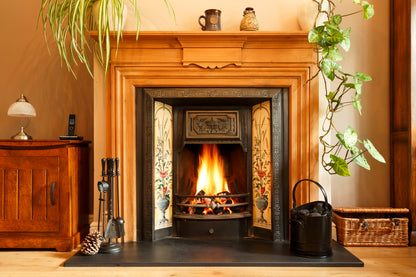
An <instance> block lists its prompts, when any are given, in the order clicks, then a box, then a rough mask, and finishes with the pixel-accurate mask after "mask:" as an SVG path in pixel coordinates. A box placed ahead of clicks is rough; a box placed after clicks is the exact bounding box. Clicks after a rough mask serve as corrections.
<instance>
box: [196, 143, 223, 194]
mask: <svg viewBox="0 0 416 277" xmlns="http://www.w3.org/2000/svg"><path fill="white" fill-rule="evenodd" d="M223 167H224V161H223V160H222V158H221V155H220V151H219V150H218V147H217V145H216V144H203V145H202V152H201V155H200V156H199V168H198V181H197V184H196V186H197V190H196V193H198V192H200V191H201V190H203V191H204V192H205V193H206V195H216V194H217V193H219V192H223V191H228V184H227V180H226V179H225V178H224V169H223Z"/></svg>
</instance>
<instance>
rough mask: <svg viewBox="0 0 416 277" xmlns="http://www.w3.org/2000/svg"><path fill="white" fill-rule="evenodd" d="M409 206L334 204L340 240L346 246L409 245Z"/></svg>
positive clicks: (333, 219)
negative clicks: (364, 206) (339, 205)
mask: <svg viewBox="0 0 416 277" xmlns="http://www.w3.org/2000/svg"><path fill="white" fill-rule="evenodd" d="M408 216H409V210H408V209H404V208H333V211H332V221H333V222H334V223H335V227H336V230H337V241H338V243H340V244H342V245H344V246H407V245H408V244H409V236H408V228H409V227H408V224H409V218H408Z"/></svg>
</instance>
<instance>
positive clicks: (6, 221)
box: [0, 156, 60, 233]
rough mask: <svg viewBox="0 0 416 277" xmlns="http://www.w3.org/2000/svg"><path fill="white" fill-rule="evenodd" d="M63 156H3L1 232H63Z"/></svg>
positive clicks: (0, 178)
mask: <svg viewBox="0 0 416 277" xmlns="http://www.w3.org/2000/svg"><path fill="white" fill-rule="evenodd" d="M59 183H60V182H59V157H58V156H39V157H38V156H8V157H5V156H0V232H20V233H22V232H59V191H60V186H59Z"/></svg>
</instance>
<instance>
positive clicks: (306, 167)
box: [92, 31, 319, 241]
mask: <svg viewBox="0 0 416 277" xmlns="http://www.w3.org/2000/svg"><path fill="white" fill-rule="evenodd" d="M92 36H93V37H96V33H92ZM207 41H208V42H207ZM112 43H113V46H114V47H113V48H112V49H113V50H112V53H111V70H110V71H109V74H108V75H107V155H108V156H117V157H120V164H121V182H120V183H121V184H123V186H122V188H121V196H122V214H121V216H122V217H123V218H124V219H125V221H126V224H125V228H126V236H125V241H135V240H136V239H137V237H136V227H137V218H138V217H137V210H136V195H137V193H136V184H137V183H141V182H143V181H145V182H149V181H150V180H148V179H146V177H145V176H146V175H148V174H147V173H148V172H147V171H148V170H152V169H151V168H150V167H148V165H149V164H150V165H151V164H152V162H151V161H150V162H149V161H142V160H140V159H139V158H138V156H139V155H141V154H142V151H147V150H146V149H147V146H146V145H147V144H146V142H140V141H136V114H135V103H136V97H142V96H141V95H139V96H137V95H136V93H137V91H138V90H137V88H143V87H154V88H157V87H175V88H180V87H205V88H233V87H241V88H249V87H256V88H262V87H269V88H288V91H289V93H288V98H289V99H288V103H289V115H288V116H289V126H288V129H289V141H288V145H290V148H289V158H288V160H289V180H287V183H288V186H289V188H288V191H289V192H290V191H292V189H291V188H292V187H293V185H294V184H295V183H296V181H298V180H299V179H301V178H311V179H316V180H318V165H319V151H318V149H319V147H318V144H319V141H318V130H319V128H318V105H319V104H318V102H319V100H318V82H317V80H316V79H315V80H313V81H312V82H307V80H308V79H309V78H310V77H311V76H313V75H314V74H315V72H316V68H315V66H314V63H315V60H316V56H315V53H314V51H313V46H312V45H310V44H309V43H308V39H307V33H306V32H295V33H282V32H280V33H279V32H236V33H234V32H146V31H142V32H140V37H139V40H138V41H136V40H135V32H131V33H130V32H126V33H124V34H123V41H122V42H120V45H119V50H118V53H117V55H116V53H115V50H114V49H115V46H116V45H115V44H116V41H115V40H113V41H112ZM227 48H231V49H232V50H230V52H231V53H233V56H232V58H231V59H230V57H228V56H227V55H228V54H227V55H222V54H218V53H219V52H221V51H223V50H224V49H227ZM208 50H209V52H206V51H208ZM239 51H241V59H240V56H239V55H237V54H236V53H237V52H239ZM230 52H227V51H226V52H224V53H230ZM206 53H210V55H211V58H209V61H210V62H211V61H212V60H213V59H212V56H213V55H217V56H216V57H217V58H216V59H215V64H216V65H215V67H222V68H221V69H218V68H216V69H208V68H205V67H209V68H211V67H213V65H212V66H211V65H210V66H207V65H202V63H203V62H205V61H206V62H208V61H207V60H206V56H205V54H206ZM221 63H223V64H225V65H229V64H232V65H229V66H226V67H223V66H222V65H221ZM193 64H196V65H193ZM201 65H202V67H201ZM216 93H220V92H218V91H217V92H216ZM235 97H238V95H236V96H235ZM259 97H262V96H259ZM264 97H265V98H268V97H267V96H264ZM269 99H270V98H269ZM141 120H142V119H141V118H137V121H138V122H137V124H139V128H140V126H141V127H142V128H143V126H142V123H141ZM138 132H146V134H147V135H149V136H150V135H151V134H150V133H149V132H150V130H148V129H147V128H145V129H141V130H140V129H139V130H138ZM141 143H144V146H145V148H143V146H142V145H141ZM136 145H137V147H136ZM143 149H144V150H143ZM136 153H137V155H136ZM136 159H137V163H136ZM136 164H137V167H136ZM144 166H145V167H146V168H144ZM138 193H139V194H140V193H141V192H138ZM297 193H298V194H299V195H297V196H296V199H300V200H299V201H300V202H303V203H305V202H308V201H310V200H313V199H317V198H318V191H317V190H316V188H314V187H311V188H308V187H306V186H305V188H303V189H302V190H300V191H299V192H297ZM285 201H289V202H290V200H285ZM138 204H139V205H140V204H143V203H138ZM285 217H286V215H283V218H285ZM139 218H140V216H139ZM277 220H278V219H277ZM140 224H148V223H147V222H146V221H144V222H140ZM139 238H140V234H139Z"/></svg>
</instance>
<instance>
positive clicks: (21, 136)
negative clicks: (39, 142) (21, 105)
mask: <svg viewBox="0 0 416 277" xmlns="http://www.w3.org/2000/svg"><path fill="white" fill-rule="evenodd" d="M11 139H18V140H19V139H20V140H28V139H32V137H31V136H29V135H28V134H26V133H25V131H24V127H20V132H19V133H17V134H16V135H14V136H12V137H11Z"/></svg>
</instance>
